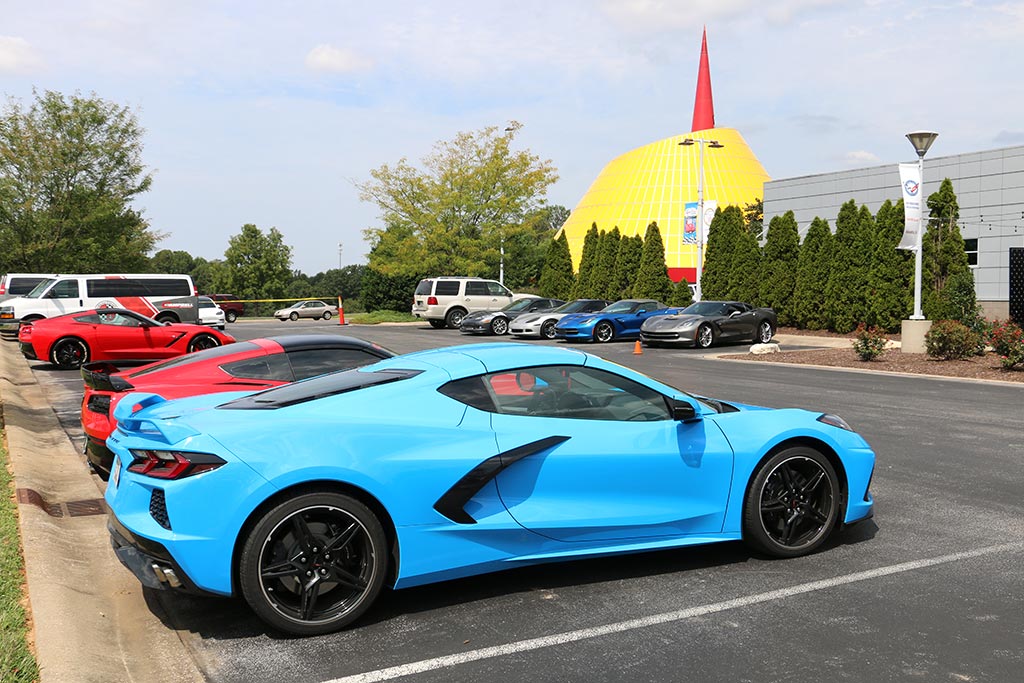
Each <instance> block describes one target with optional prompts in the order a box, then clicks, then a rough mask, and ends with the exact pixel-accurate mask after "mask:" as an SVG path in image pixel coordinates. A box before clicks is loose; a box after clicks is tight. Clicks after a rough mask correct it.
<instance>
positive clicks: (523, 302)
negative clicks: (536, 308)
mask: <svg viewBox="0 0 1024 683" xmlns="http://www.w3.org/2000/svg"><path fill="white" fill-rule="evenodd" d="M534 301H536V299H520V300H519V301H513V302H512V303H510V304H509V305H507V306H505V308H503V309H501V310H503V311H525V310H526V309H527V308H529V307H530V304H532V303H533V302H534Z"/></svg>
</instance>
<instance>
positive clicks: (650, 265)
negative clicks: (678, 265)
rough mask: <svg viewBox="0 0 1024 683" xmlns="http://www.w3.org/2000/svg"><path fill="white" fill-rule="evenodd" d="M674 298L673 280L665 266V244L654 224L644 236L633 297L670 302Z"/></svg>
mask: <svg viewBox="0 0 1024 683" xmlns="http://www.w3.org/2000/svg"><path fill="white" fill-rule="evenodd" d="M671 296H672V280H671V279H669V277H668V267H667V266H666V265H665V243H664V242H662V241H661V230H660V229H658V224H657V223H656V222H652V223H651V224H650V225H648V226H647V232H646V233H645V234H644V248H643V251H641V252H640V268H639V270H638V271H637V274H636V284H635V285H633V297H634V298H637V299H657V300H658V301H661V302H665V301H668V299H669V297H671Z"/></svg>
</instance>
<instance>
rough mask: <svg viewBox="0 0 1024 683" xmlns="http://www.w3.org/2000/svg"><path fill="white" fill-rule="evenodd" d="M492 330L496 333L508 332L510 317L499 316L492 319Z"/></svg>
mask: <svg viewBox="0 0 1024 683" xmlns="http://www.w3.org/2000/svg"><path fill="white" fill-rule="evenodd" d="M491 332H493V333H494V334H496V335H499V336H500V335H503V334H505V333H507V332H508V318H506V317H504V316H498V317H497V318H495V319H494V320H492V321H491Z"/></svg>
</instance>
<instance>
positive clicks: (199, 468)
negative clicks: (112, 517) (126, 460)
mask: <svg viewBox="0 0 1024 683" xmlns="http://www.w3.org/2000/svg"><path fill="white" fill-rule="evenodd" d="M131 453H132V457H134V458H135V459H134V460H132V463H131V464H130V465H128V471H129V472H134V473H136V474H144V475H146V476H147V477H154V478H156V479H184V478H185V477H191V476H192V475H194V474H202V473H203V472H209V471H210V470H215V469H217V468H218V467H220V466H221V465H223V464H225V462H224V460H222V459H220V458H218V457H217V456H216V455H213V454H211V453H185V452H183V451H135V450H133V451H132V452H131Z"/></svg>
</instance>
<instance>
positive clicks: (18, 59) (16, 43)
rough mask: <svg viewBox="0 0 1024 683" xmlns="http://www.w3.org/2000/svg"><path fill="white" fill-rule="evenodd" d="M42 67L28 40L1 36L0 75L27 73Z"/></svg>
mask: <svg viewBox="0 0 1024 683" xmlns="http://www.w3.org/2000/svg"><path fill="white" fill-rule="evenodd" d="M41 65H42V60H41V59H40V58H39V56H38V55H37V54H36V51H35V50H34V49H33V48H32V46H31V45H30V44H29V42H28V41H27V40H25V39H24V38H18V37H15V36H0V73H4V72H7V73H27V72H30V71H35V70H36V69H37V68H38V67H40V66H41Z"/></svg>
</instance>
